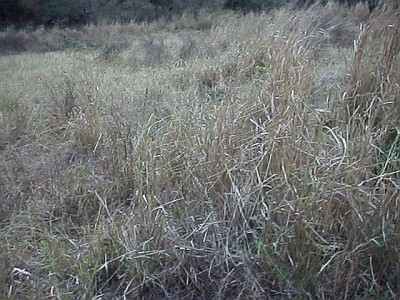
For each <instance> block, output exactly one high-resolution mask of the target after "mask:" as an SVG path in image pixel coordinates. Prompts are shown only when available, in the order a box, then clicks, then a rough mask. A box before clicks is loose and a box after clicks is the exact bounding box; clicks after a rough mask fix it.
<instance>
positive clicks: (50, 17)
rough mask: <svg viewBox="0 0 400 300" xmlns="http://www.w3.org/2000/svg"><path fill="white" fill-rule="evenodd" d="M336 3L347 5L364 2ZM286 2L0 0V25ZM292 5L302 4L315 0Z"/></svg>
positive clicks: (147, 16) (143, 17)
mask: <svg viewBox="0 0 400 300" xmlns="http://www.w3.org/2000/svg"><path fill="white" fill-rule="evenodd" d="M338 1H339V2H345V3H348V4H355V3H357V2H360V1H363V2H366V0H338ZM288 2H290V0H0V26H1V27H5V26H10V25H13V26H15V27H24V26H27V25H28V26H37V25H45V26H54V25H58V26H77V25H82V24H87V23H93V22H98V21H103V20H113V21H122V22H124V21H130V20H137V21H151V20H155V19H158V18H160V17H164V18H170V17H171V16H173V15H174V14H181V13H182V12H192V13H193V12H194V13H195V12H197V11H199V10H200V9H206V10H211V11H214V10H218V9H234V10H242V11H249V10H269V9H272V8H275V7H278V6H281V5H284V4H287V3H288ZM292 2H293V1H292ZM295 2H297V4H301V5H303V4H310V3H313V2H315V0H311V1H310V0H295ZM322 2H323V1H322ZM368 2H374V3H375V2H378V1H377V0H368Z"/></svg>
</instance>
